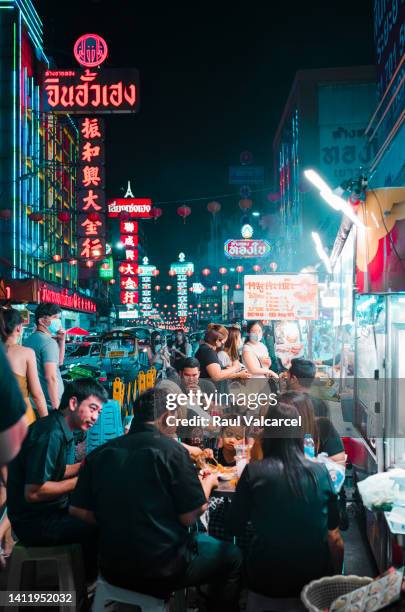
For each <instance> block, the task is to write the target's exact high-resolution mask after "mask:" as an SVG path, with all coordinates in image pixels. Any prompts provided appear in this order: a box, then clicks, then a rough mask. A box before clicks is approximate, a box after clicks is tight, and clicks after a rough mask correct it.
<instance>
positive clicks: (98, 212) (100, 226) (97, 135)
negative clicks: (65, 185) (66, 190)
mask: <svg viewBox="0 0 405 612" xmlns="http://www.w3.org/2000/svg"><path fill="white" fill-rule="evenodd" d="M79 132H80V139H79V167H78V173H77V174H78V184H79V189H78V203H77V208H78V212H79V214H78V216H77V235H78V237H79V238H78V247H79V257H80V258H82V259H86V260H89V259H100V258H102V257H104V255H105V195H104V191H103V187H104V124H103V121H102V120H101V119H99V118H98V117H84V118H83V119H81V120H80V122H79Z"/></svg>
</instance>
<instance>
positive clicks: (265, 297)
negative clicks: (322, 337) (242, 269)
mask: <svg viewBox="0 0 405 612" xmlns="http://www.w3.org/2000/svg"><path fill="white" fill-rule="evenodd" d="M244 318H245V319H247V320H249V319H250V320H255V319H257V320H263V319H270V320H278V321H280V320H281V321H296V320H298V319H304V320H312V319H317V318H318V279H317V276H316V275H315V274H266V275H265V274H261V275H259V274H257V275H254V276H253V275H252V276H249V275H248V276H245V278H244Z"/></svg>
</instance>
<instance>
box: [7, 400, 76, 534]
mask: <svg viewBox="0 0 405 612" xmlns="http://www.w3.org/2000/svg"><path fill="white" fill-rule="evenodd" d="M73 443H74V442H73V434H72V432H71V431H70V429H69V428H68V426H67V424H66V420H65V418H64V417H63V415H62V413H60V412H59V411H57V410H53V411H52V412H51V413H50V414H49V416H47V417H45V418H43V419H39V420H38V421H35V423H33V424H32V425H31V426H30V427H29V428H28V434H27V437H26V438H25V440H24V443H23V445H22V448H21V451H20V453H19V455H17V457H16V458H15V459H14V460H13V461H12V462H11V463H10V465H9V468H8V481H7V508H8V516H9V518H10V521H11V524H12V526H13V527H14V528H16V527H17V535H18V524H21V523H23V524H27V523H30V522H31V521H32V522H33V523H34V524H35V522H36V521H37V519H38V518H39V517H46V516H48V515H49V514H51V513H53V512H54V511H55V510H56V511H57V510H60V509H63V508H67V505H68V495H67V494H66V495H60V496H59V497H57V498H56V499H52V500H48V501H42V502H27V501H26V500H25V496H24V487H25V485H27V484H37V485H41V484H43V483H44V482H47V481H48V480H52V481H55V482H59V481H61V480H63V478H64V475H65V470H66V465H67V457H68V453H69V451H70V448H71V445H72V444H73Z"/></svg>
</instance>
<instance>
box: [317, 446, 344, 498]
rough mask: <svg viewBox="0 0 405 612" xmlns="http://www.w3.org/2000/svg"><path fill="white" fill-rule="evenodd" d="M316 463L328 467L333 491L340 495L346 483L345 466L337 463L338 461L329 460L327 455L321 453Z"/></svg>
mask: <svg viewBox="0 0 405 612" xmlns="http://www.w3.org/2000/svg"><path fill="white" fill-rule="evenodd" d="M316 461H318V462H319V463H323V464H324V465H326V467H327V469H328V472H329V476H330V479H331V481H332V486H333V491H334V493H336V494H338V493H339V491H340V489H341V488H342V486H343V483H344V481H345V471H346V470H345V468H344V466H343V465H340V464H339V463H336V461H332V459H329V457H328V455H327V454H326V453H320V454H319V455H318V456H317V458H316Z"/></svg>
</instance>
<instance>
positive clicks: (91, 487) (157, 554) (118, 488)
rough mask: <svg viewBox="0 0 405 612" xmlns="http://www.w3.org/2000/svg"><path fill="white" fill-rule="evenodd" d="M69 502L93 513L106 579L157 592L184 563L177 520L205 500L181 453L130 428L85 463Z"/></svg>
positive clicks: (150, 433)
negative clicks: (97, 527) (124, 434)
mask: <svg viewBox="0 0 405 612" xmlns="http://www.w3.org/2000/svg"><path fill="white" fill-rule="evenodd" d="M71 503H72V505H73V506H77V507H79V508H85V509H87V510H91V511H93V512H94V513H95V516H96V519H97V522H98V524H99V527H100V538H99V556H100V569H101V572H102V574H103V575H104V576H105V578H106V579H107V580H108V581H109V582H112V584H116V585H117V586H122V587H124V588H125V587H128V588H132V589H141V590H142V592H148V590H150V591H151V592H152V593H153V592H155V593H157V591H158V590H159V588H162V589H163V591H164V581H165V579H169V578H171V577H173V575H175V574H176V573H178V572H181V571H184V568H185V565H186V564H187V563H188V560H189V547H190V543H191V541H192V540H191V536H189V533H188V530H187V528H186V527H184V526H183V525H181V523H180V521H179V518H178V517H179V515H181V514H185V513H187V512H191V511H192V510H196V509H197V508H199V507H201V506H202V505H203V504H205V503H206V498H205V494H204V492H203V489H202V487H201V483H200V481H199V479H198V476H197V471H196V469H195V468H194V466H193V463H192V462H191V460H190V457H189V455H188V453H187V451H186V450H185V448H184V447H183V446H182V445H181V444H179V443H178V442H177V441H175V440H173V439H171V438H168V437H166V436H164V435H162V434H161V433H160V432H159V431H158V429H157V428H156V427H154V426H153V425H151V424H145V423H144V424H137V423H134V422H133V426H132V427H131V429H130V432H129V433H128V435H126V436H122V437H120V438H116V439H115V440H112V441H111V442H108V443H107V444H105V445H104V446H102V447H100V448H98V449H96V450H95V451H93V452H92V453H91V454H90V455H89V456H88V457H87V459H86V462H85V465H84V466H83V467H82V469H81V470H80V474H79V480H78V483H77V486H76V489H75V491H74V492H73V495H72V502H71ZM148 585H149V586H148Z"/></svg>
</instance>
